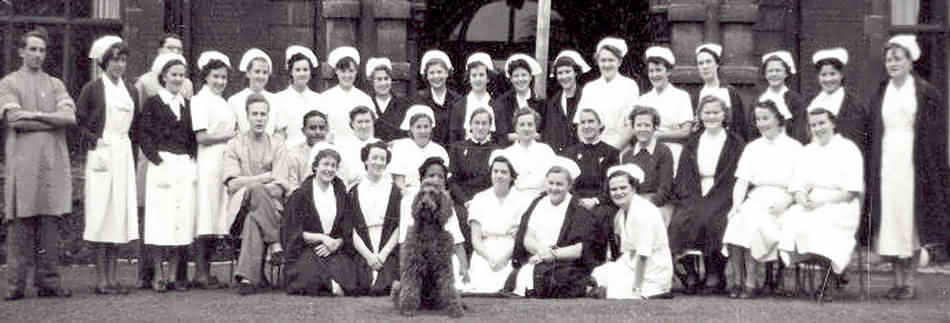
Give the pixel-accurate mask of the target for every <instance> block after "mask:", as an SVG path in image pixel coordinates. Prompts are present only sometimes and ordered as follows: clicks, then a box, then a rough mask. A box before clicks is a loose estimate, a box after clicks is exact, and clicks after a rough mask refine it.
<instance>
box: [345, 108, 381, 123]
mask: <svg viewBox="0 0 950 323" xmlns="http://www.w3.org/2000/svg"><path fill="white" fill-rule="evenodd" d="M364 113H369V117H370V118H371V119H373V121H376V115H375V114H373V110H370V109H369V107H367V106H365V105H358V106H356V107H355V108H353V109H352V110H350V128H353V119H354V118H356V116H358V115H361V114H364Z"/></svg>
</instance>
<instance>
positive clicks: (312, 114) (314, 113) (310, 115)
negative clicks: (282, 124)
mask: <svg viewBox="0 0 950 323" xmlns="http://www.w3.org/2000/svg"><path fill="white" fill-rule="evenodd" d="M313 117H319V118H320V119H323V121H324V122H326V123H330V121H329V120H327V115H326V114H324V113H323V112H320V111H318V110H310V111H308V112H307V114H304V115H303V127H307V120H309V119H310V118H313Z"/></svg>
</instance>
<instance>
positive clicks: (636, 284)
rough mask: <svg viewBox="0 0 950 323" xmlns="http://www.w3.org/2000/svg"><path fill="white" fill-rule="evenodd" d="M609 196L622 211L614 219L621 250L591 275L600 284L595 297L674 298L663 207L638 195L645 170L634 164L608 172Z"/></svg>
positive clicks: (614, 168) (615, 232) (671, 263)
mask: <svg viewBox="0 0 950 323" xmlns="http://www.w3.org/2000/svg"><path fill="white" fill-rule="evenodd" d="M607 174H608V177H607V183H608V186H607V189H608V190H609V191H610V198H611V200H613V202H614V204H616V205H617V207H618V208H620V210H619V211H618V212H617V215H616V217H615V218H614V228H615V229H614V234H616V235H617V236H618V237H619V238H618V241H620V253H619V254H618V255H615V256H616V257H615V258H614V260H613V261H611V262H608V263H605V264H603V265H600V266H598V267H597V268H594V271H593V273H591V277H592V278H593V279H594V280H595V281H596V283H597V285H598V287H597V288H596V289H594V291H593V292H592V293H590V294H591V296H592V297H595V298H610V299H629V298H642V299H656V298H673V294H670V286H671V283H672V279H673V258H672V256H671V255H670V246H669V241H668V240H667V237H666V225H665V224H664V223H663V217H662V216H661V215H660V210H659V209H658V208H657V207H656V206H655V205H653V203H651V202H650V201H649V200H647V199H645V198H643V197H641V196H640V195H638V194H637V192H638V191H639V186H640V183H641V182H642V181H643V177H644V174H643V170H641V169H640V167H637V166H636V165H633V164H625V165H620V166H614V167H611V168H610V169H609V170H608V171H607Z"/></svg>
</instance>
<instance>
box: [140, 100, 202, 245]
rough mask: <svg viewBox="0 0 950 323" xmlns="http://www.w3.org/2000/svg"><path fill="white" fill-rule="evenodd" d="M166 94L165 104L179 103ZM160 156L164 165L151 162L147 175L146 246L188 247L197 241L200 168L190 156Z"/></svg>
mask: <svg viewBox="0 0 950 323" xmlns="http://www.w3.org/2000/svg"><path fill="white" fill-rule="evenodd" d="M165 93H168V92H167V91H163V92H160V94H159V95H160V96H161V97H162V100H163V101H164V102H165V104H168V105H169V106H174V105H177V104H178V103H176V102H174V101H173V99H171V98H167V97H166V96H165V95H163V94H165ZM173 109H174V108H173ZM176 114H178V115H179V118H180V115H181V113H180V112H178V113H176ZM158 156H159V157H161V159H162V163H161V165H155V164H154V163H152V162H151V161H149V163H148V166H147V167H148V170H147V171H146V172H145V191H146V192H145V243H146V244H149V245H156V246H187V245H189V244H191V242H192V241H193V240H194V238H195V213H196V211H197V210H198V203H197V201H195V199H196V198H197V195H198V194H197V193H198V189H197V188H198V167H197V165H196V164H195V161H194V160H192V159H191V156H189V155H187V154H173V153H170V152H167V151H159V152H158Z"/></svg>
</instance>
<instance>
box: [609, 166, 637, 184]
mask: <svg viewBox="0 0 950 323" xmlns="http://www.w3.org/2000/svg"><path fill="white" fill-rule="evenodd" d="M617 172H623V173H626V174H627V175H630V177H633V178H635V179H636V180H637V182H638V183H643V179H644V177H645V175H644V174H643V169H640V166H637V165H636V164H622V165H615V166H611V167H610V168H609V169H607V177H608V178H610V176H613V174H615V173H617Z"/></svg>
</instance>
